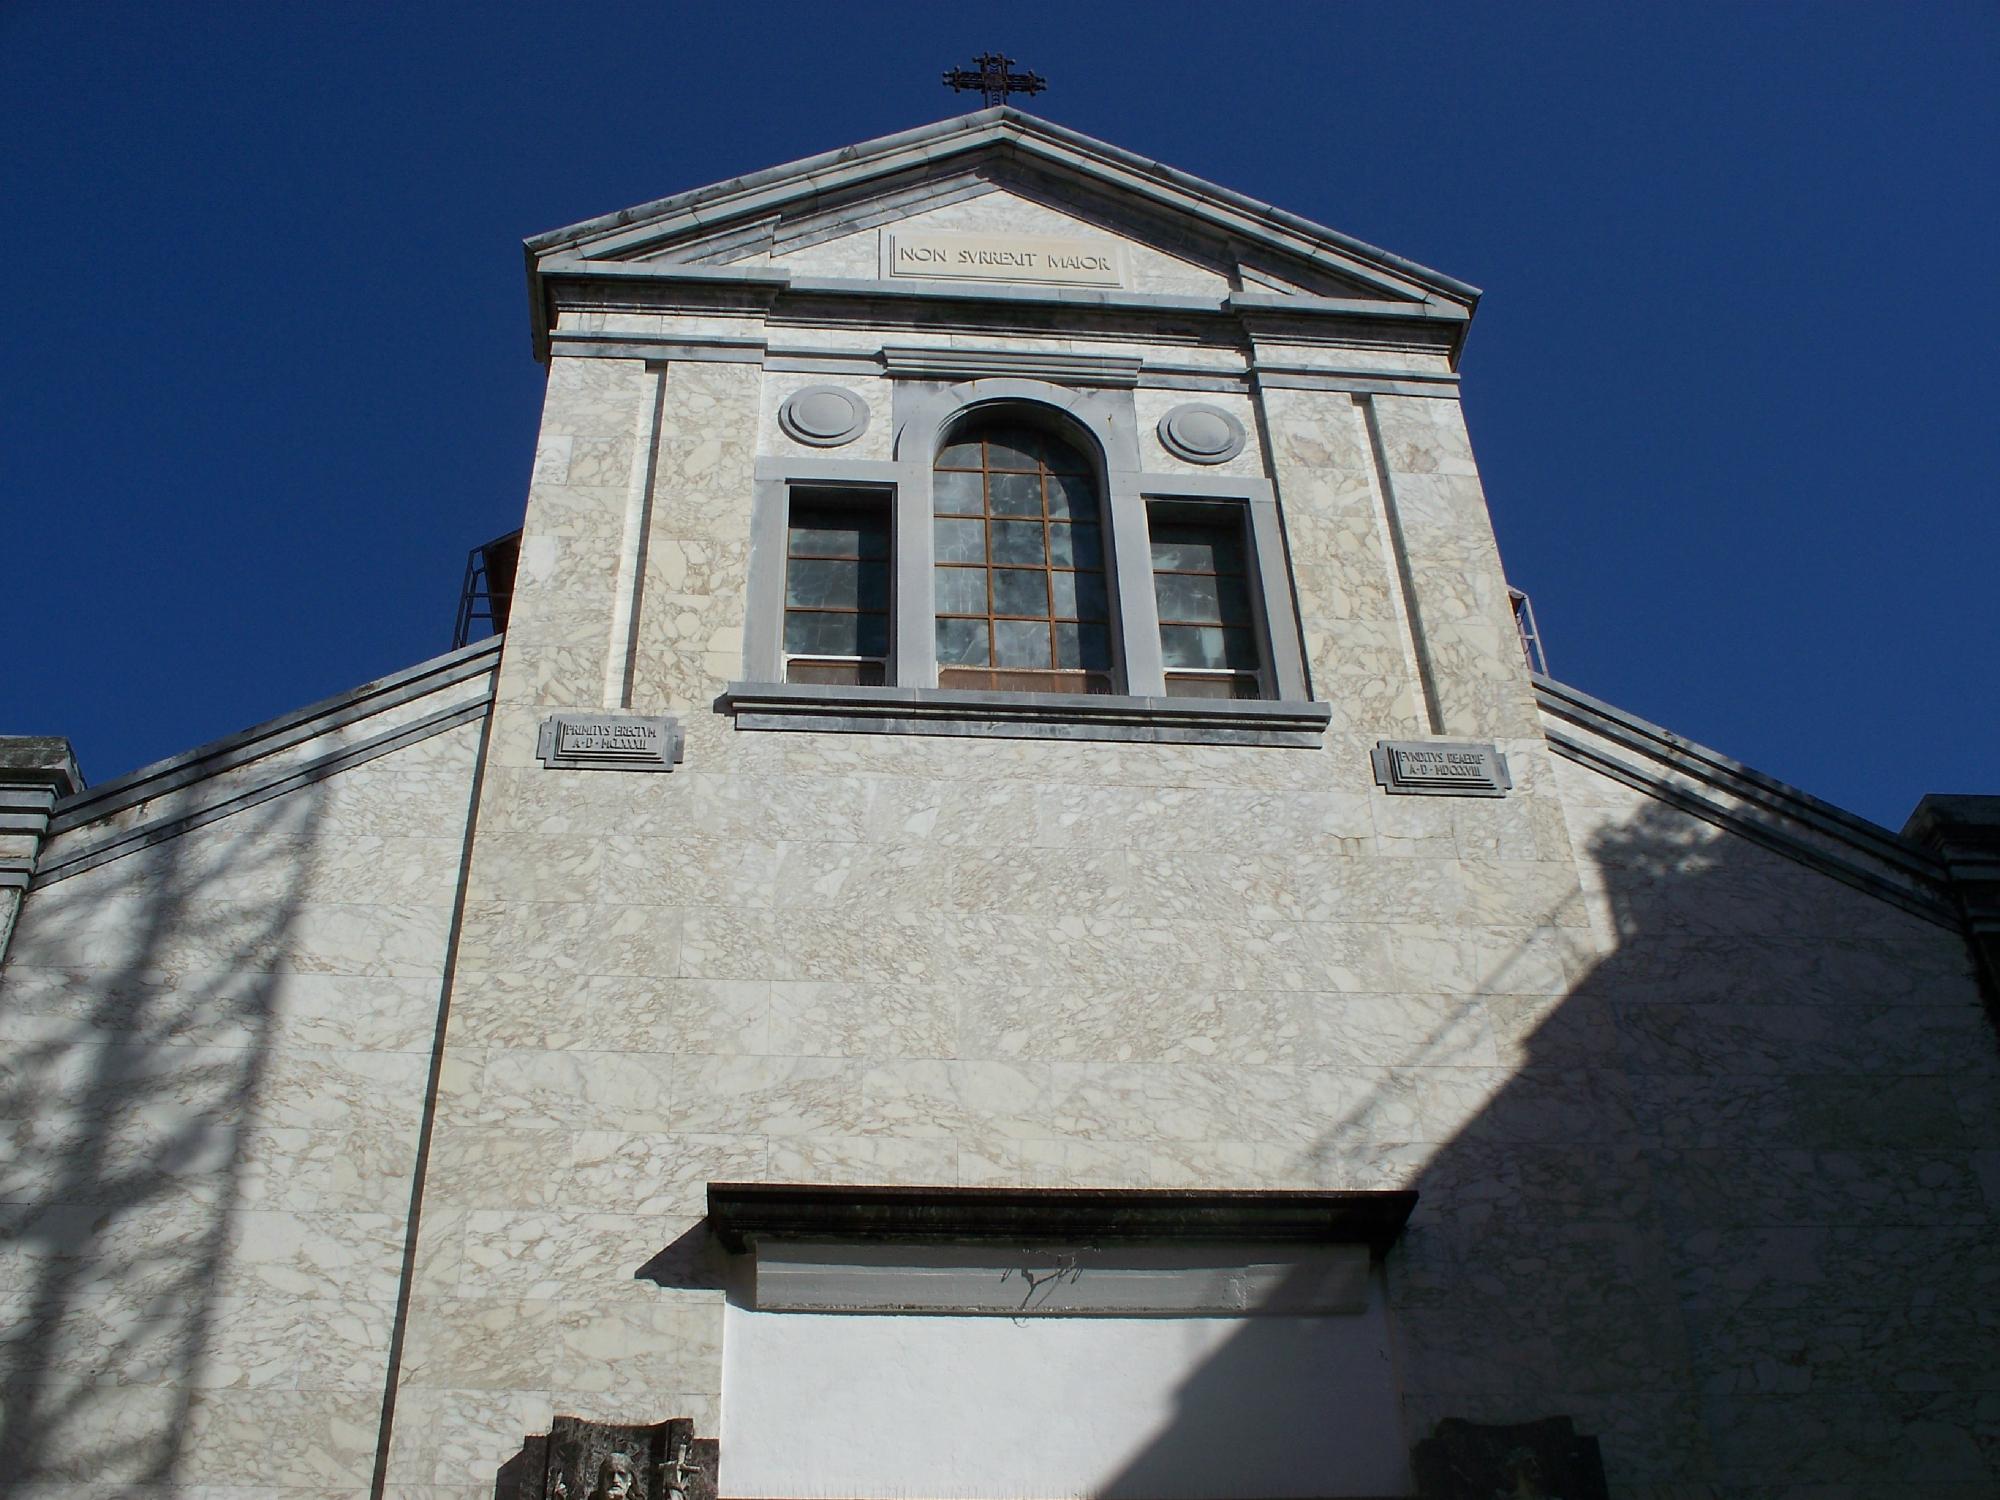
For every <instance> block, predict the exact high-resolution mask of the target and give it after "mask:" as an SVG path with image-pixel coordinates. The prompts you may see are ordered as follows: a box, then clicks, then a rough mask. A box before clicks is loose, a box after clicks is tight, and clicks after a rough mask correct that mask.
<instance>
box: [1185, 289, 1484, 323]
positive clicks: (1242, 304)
mask: <svg viewBox="0 0 2000 1500" xmlns="http://www.w3.org/2000/svg"><path fill="white" fill-rule="evenodd" d="M1223 305H1224V306H1226V307H1227V308H1228V309H1229V310H1230V311H1231V312H1238V313H1283V314H1285V315H1287V316H1291V315H1293V314H1300V315H1305V316H1318V317H1360V318H1420V319H1422V320H1423V321H1424V322H1427V323H1466V322H1470V321H1471V319H1472V310H1471V309H1470V308H1468V307H1452V306H1448V305H1443V304H1439V303H1436V302H1417V303H1399V302H1379V301H1376V300H1375V299H1374V298H1372V297H1315V296H1313V295H1312V294H1311V293H1310V292H1231V293H1230V294H1229V295H1228V296H1227V297H1225V298H1223Z"/></svg>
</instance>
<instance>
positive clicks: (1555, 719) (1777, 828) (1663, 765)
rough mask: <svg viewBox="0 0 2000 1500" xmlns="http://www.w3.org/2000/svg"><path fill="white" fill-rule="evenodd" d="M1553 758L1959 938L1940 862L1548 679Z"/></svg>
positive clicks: (1539, 699) (1538, 681) (1875, 826)
mask: <svg viewBox="0 0 2000 1500" xmlns="http://www.w3.org/2000/svg"><path fill="white" fill-rule="evenodd" d="M1534 687H1535V700H1536V703H1537V705H1538V706H1539V707H1540V709H1541V710H1542V713H1543V715H1544V716H1545V719H1546V721H1547V722H1545V724H1544V733H1545V735H1546V737H1547V739H1548V742H1549V748H1550V749H1551V750H1553V751H1554V752H1555V753H1556V754H1557V755H1560V756H1562V757H1563V758H1564V759H1566V760H1571V761H1575V762H1576V763H1578V764H1580V765H1583V766H1586V767H1588V768H1589V769H1591V770H1594V771H1596V772H1598V773H1599V774H1602V775H1606V776H1610V777H1611V778H1612V779H1613V780H1616V781H1620V782H1623V783H1624V784H1625V785H1627V786H1630V787H1633V788H1634V789H1636V790H1638V791H1642V792H1646V793H1648V794H1649V795H1651V796H1654V797H1657V798H1659V799H1660V800H1661V801H1663V802H1666V803H1667V804H1669V805H1670V806H1673V807H1677V808H1679V809H1681V810H1682V811H1683V812H1688V813H1692V814H1693V815H1694V816H1696V817H1698V818H1701V819H1702V820H1703V821H1705V822H1708V823H1712V824H1714V825H1715V826H1717V827H1719V828H1722V829H1724V830H1726V831H1727V832H1730V833H1735V834H1739V835H1741V836H1743V837H1745V838H1748V839H1749V840H1751V841H1752V842H1753V843H1756V844H1759V845H1761V846H1762V847H1764V848H1766V849H1769V850H1771V851H1772V852H1774V853H1777V854H1782V855H1785V856H1786V857H1787V858H1789V859H1793V860H1796V861H1797V862H1798V863H1800V864H1803V865H1806V866H1808V867H1809V868H1811V869H1814V870H1817V871H1818V872H1819V873H1821V874H1823V875H1828V876H1831V877H1832V878H1833V879H1835V880H1838V881H1840V882H1841V883H1843V884H1845V885H1849V886H1852V887H1853V888H1854V889H1856V890H1859V891H1864V892H1866V893H1867V894H1869V895H1871V896H1876V897H1879V898H1880V899H1882V900H1884V901H1888V902H1890V903H1891V904H1893V905H1896V906H1900V907H1902V908H1903V909H1904V910H1905V911H1908V912H1911V913H1913V914H1915V915H1917V916H1920V917H1923V918H1926V919H1927V920H1929V921H1933V922H1936V923H1938V924H1939V925H1940V926H1944V927H1952V928H1956V927H1957V926H1958V925H1959V919H1958V915H1957V909H1956V907H1955V906H1954V905H1953V902H1952V897H1951V894H1950V891H1949V889H1948V872H1947V871H1946V869H1945V867H1944V865H1943V863H1942V861H1940V860H1939V859H1938V858H1937V857H1936V856H1935V855H1933V854H1932V853H1930V851H1928V850H1926V849H1924V848H1922V847H1920V846H1919V845H1917V844H1916V843H1914V842H1913V841H1911V840H1910V839H1907V838H1904V837H1902V836H1900V835H1898V834H1896V833H1895V832H1893V831H1892V830H1890V829H1887V828H1884V827H1882V826H1881V825H1880V824H1879V823H1873V822H1870V821H1869V820H1868V819H1866V818H1864V817H1861V816H1859V815H1858V814H1856V813H1851V812H1848V811H1847V810H1846V809H1844V808H1840V807H1836V806H1834V805H1833V804H1832V803H1831V802H1825V801H1822V800H1821V799H1820V798H1818V797H1815V796H1813V795H1812V794H1811V793H1809V792H1803V791H1800V790H1799V789H1798V788H1797V787H1795V786H1792V785H1791V784H1790V783H1788V782H1783V781H1780V780H1778V779H1777V778H1776V777H1774V776H1766V775H1765V774H1764V773H1763V772H1761V771H1757V770H1753V769H1752V768H1751V767H1749V766H1746V765H1744V764H1743V763H1742V762H1740V761H1736V760H1732V759H1730V758H1729V757H1728V756H1726V755H1724V754H1722V753H1721V752H1720V751H1716V750H1711V749H1709V748H1707V747H1706V746H1704V745H1698V744H1696V743H1695V742H1694V741H1692V740H1687V739H1683V738H1681V736H1679V735H1677V734H1674V733H1673V732H1672V731H1670V730H1666V729H1662V728H1661V727H1660V726H1659V725H1657V724H1653V723H1650V722H1648V721H1647V720H1645V719H1641V718H1639V717H1638V716H1637V715H1634V714H1629V713H1626V712H1625V711H1624V710H1623V709H1619V708H1614V707H1613V706H1612V705H1611V704H1609V703H1605V702H1603V701H1601V700H1600V699H1597V698H1593V697H1591V696H1590V695H1589V694H1588V693H1585V692H1581V691H1579V690H1578V689H1576V688H1573V687H1570V686H1568V685H1567V684H1566V683H1560V682H1557V681H1555V680H1554V679H1553V678H1550V677H1543V676H1540V675H1537V676H1536V677H1535V678H1534Z"/></svg>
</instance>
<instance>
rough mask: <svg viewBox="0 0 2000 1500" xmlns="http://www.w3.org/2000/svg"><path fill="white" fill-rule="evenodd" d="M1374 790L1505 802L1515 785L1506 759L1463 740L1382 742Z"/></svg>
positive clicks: (1491, 749) (1375, 757)
mask: <svg viewBox="0 0 2000 1500" xmlns="http://www.w3.org/2000/svg"><path fill="white" fill-rule="evenodd" d="M1369 758H1370V759H1371V760H1373V761H1374V763H1375V784H1376V785H1377V786H1379V787H1381V788H1382V789H1383V790H1384V791H1386V792H1388V793H1389V794H1390V795H1391V796H1403V797H1504V796H1506V795H1507V793H1508V791H1509V789H1510V788H1512V786H1513V785H1514V778H1513V776H1512V775H1511V774H1510V773H1509V772H1508V770H1507V757H1506V756H1504V755H1502V754H1501V753H1500V752H1499V750H1498V749H1496V748H1495V747H1494V746H1492V745H1480V744H1472V743H1468V742H1466V741H1462V740H1377V741H1376V743H1375V749H1374V751H1373V753H1372V754H1371V755H1370V757H1369Z"/></svg>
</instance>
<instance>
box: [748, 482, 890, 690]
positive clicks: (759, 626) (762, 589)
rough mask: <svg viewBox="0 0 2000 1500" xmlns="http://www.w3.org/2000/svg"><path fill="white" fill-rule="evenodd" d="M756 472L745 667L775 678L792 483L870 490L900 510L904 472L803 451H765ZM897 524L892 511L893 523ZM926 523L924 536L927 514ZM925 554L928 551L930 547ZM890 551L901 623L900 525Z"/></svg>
mask: <svg viewBox="0 0 2000 1500" xmlns="http://www.w3.org/2000/svg"><path fill="white" fill-rule="evenodd" d="M755 476H756V477H755V483H754V486H753V488H752V490H751V496H750V561H749V585H748V589H747V594H748V598H747V600H746V603H745V607H746V611H747V613H746V617H745V619H744V622H743V672H744V675H745V676H746V677H749V678H751V679H754V680H756V681H760V682H775V681H777V680H778V679H779V678H780V677H782V676H783V675H784V628H785V626H784V616H785V522H786V518H787V517H788V516H789V515H790V513H791V492H792V488H793V487H794V486H795V485H817V486H826V487H830V488H843V487H845V488H850V489H857V490H874V491H877V492H880V493H882V494H883V495H884V496H886V497H889V500H890V503H891V504H892V505H894V506H895V507H896V509H897V510H900V509H901V502H900V501H898V500H896V499H895V498H894V496H895V491H896V486H897V485H898V484H899V483H900V482H901V481H902V479H903V477H904V475H903V469H902V466H901V465H899V464H894V463H884V462H882V461H880V460H877V459H852V458H835V457H833V456H831V455H830V454H828V455H822V454H817V453H813V454H806V453H801V454H796V455H789V456H785V457H776V456H770V455H766V456H765V457H763V458H760V459H758V460H757V464H756V469H755ZM900 524H901V523H900V522H899V521H898V520H897V518H896V516H895V515H893V514H892V516H891V526H892V529H894V528H895V527H897V526H899V525H900ZM924 525H925V535H926V537H928V536H929V525H930V522H929V517H928V516H926V517H925V522H924ZM925 556H926V558H928V556H929V551H928V549H926V552H925ZM890 557H891V560H892V565H893V566H894V568H895V569H896V580H895V594H894V596H893V598H892V600H891V605H890V609H891V614H890V618H891V619H892V620H895V621H897V622H899V623H900V621H901V620H902V617H903V615H904V613H905V612H906V608H907V606H906V605H905V604H904V603H903V601H904V600H906V599H907V598H908V597H910V596H909V595H908V594H907V593H906V592H905V590H906V589H908V588H909V587H910V586H911V583H910V580H909V578H908V576H907V575H908V568H907V567H906V562H905V558H904V554H903V538H902V536H901V533H900V531H897V532H896V534H895V541H894V543H893V545H892V546H891V548H890ZM926 566H928V563H926ZM926 582H927V580H926Z"/></svg>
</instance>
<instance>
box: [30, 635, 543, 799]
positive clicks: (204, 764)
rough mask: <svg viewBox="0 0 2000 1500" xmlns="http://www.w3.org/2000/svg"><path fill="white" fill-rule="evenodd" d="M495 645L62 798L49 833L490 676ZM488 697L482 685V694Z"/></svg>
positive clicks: (486, 643) (477, 645)
mask: <svg viewBox="0 0 2000 1500" xmlns="http://www.w3.org/2000/svg"><path fill="white" fill-rule="evenodd" d="M503 639H504V637H501V636H493V637H491V638H489V639H487V640H483V641H476V642H474V643H473V644H472V645H470V646H466V647H464V648H463V649H462V650H458V651H450V652H447V653H445V654H444V655H443V656H435V657H432V658H431V659H430V660H429V661H427V662H422V663H419V664H418V665H417V666H414V667H410V668H407V669H405V670H404V671H401V672H395V673H392V674H390V675H389V676H387V677H381V678H377V679H376V680H375V681H374V682H365V683H363V684H362V685H361V686H360V687H357V688H351V689H349V690H348V691H347V692H344V693H338V694H336V695H335V696H333V697H331V698H323V699H321V700H320V701H319V702H318V703H313V704H309V705H308V706H306V707H305V708H301V709H296V710H294V711H293V712H291V713H288V714H281V715H279V716H278V717H277V718H275V719H269V720H266V721H265V722H264V723H262V724H258V725H255V726H254V727H252V728H249V729H245V730H243V731H241V732H240V733H237V734H232V735H227V736H225V737H224V738H222V739H219V740H212V741H210V742H209V743H208V744H206V745H203V746H200V747H199V748H198V749H194V750H189V751H187V752H186V753H185V754H182V755H176V756H174V757H172V758H171V759H169V760H163V761H159V762H157V763H156V764H154V765H150V766H147V767H145V768H143V769H141V770H138V771H134V772H132V773H131V774H130V775H127V776H120V777H118V778H116V779H115V780H112V781H107V782H105V783H104V784H103V785H102V786H97V787H93V788H91V789H90V790H89V791H88V792H84V793H81V794H79V795H77V796H74V797H70V798H67V799H65V800H64V801H63V802H62V803H61V804H60V805H59V806H58V808H57V812H56V816H55V819H54V820H53V822H52V824H51V826H50V832H52V833H63V832H67V831H68V830H70V829H73V828H79V827H81V826H83V825H84V824H86V823H89V822H91V821H93V820H95V819H97V818H102V817H105V816H107V815H108V814H111V813H115V812H120V811H123V810H124V809H125V808H128V807H133V806H136V805H137V804H139V803H142V802H148V801H151V800H152V799H153V798H155V797H160V796H164V795H165V794H166V793H168V792H173V791H178V790H180V789H181V788H182V787H186V786H191V785H193V784H194V783H195V782H198V781H201V780H204V779H206V778H207V777H210V776H214V775H216V774H217V773H218V772H222V771H228V770H232V769H234V768H235V767H237V766H241V765H247V764H249V763H250V762H251V761H254V760H258V759H261V758H262V757H264V756H267V755H271V754H274V753H275V752H277V751H280V750H284V749H287V748H289V747H290V746H293V745H298V744H303V743H304V742H305V741H307V740H311V739H316V738H318V737H319V736H320V735H323V734H327V733H330V732H331V731H333V730H336V729H343V728H346V727H347V726H348V725H350V724H358V723H360V722H362V721H363V720H365V719H369V718H372V717H374V716H375V715H376V714H379V713H383V712H385V711H387V710H389V709H392V708H400V707H401V706H402V705H404V704H406V703H413V702H415V701H416V700H417V699H419V698H425V697H428V696H430V695H431V694H432V693H437V692H441V691H443V690H444V689H446V688H450V687H454V686H456V685H458V684H459V683H463V682H471V681H474V680H475V679H478V678H481V677H490V676H491V674H492V672H493V670H494V668H495V667H496V666H498V665H499V660H500V646H501V642H502V640H503ZM490 695H491V685H490V683H489V684H488V685H487V691H486V696H490ZM481 701H482V702H483V701H484V697H482V699H481Z"/></svg>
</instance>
